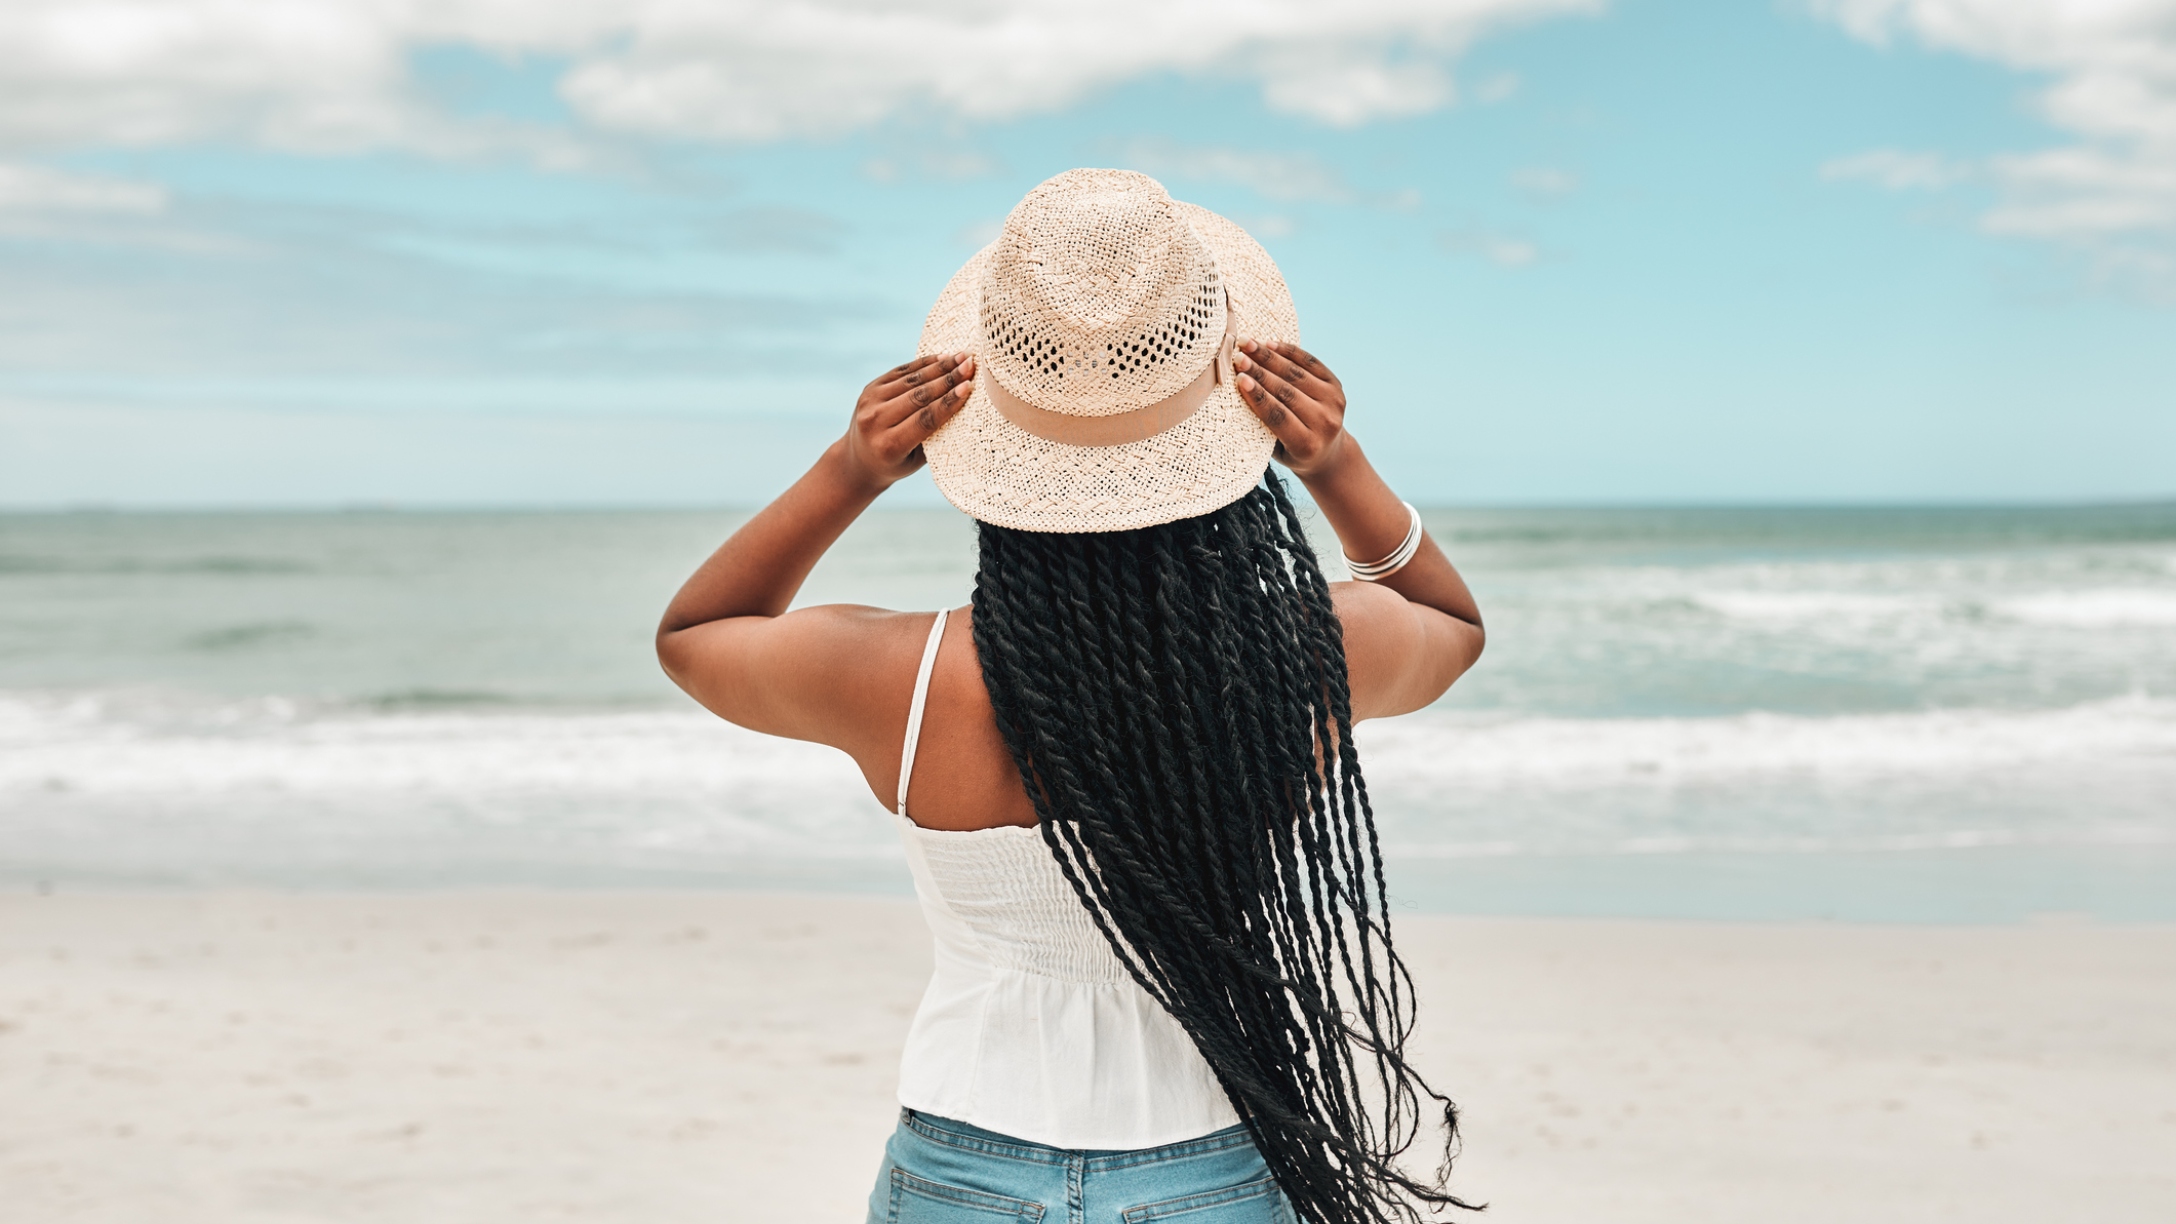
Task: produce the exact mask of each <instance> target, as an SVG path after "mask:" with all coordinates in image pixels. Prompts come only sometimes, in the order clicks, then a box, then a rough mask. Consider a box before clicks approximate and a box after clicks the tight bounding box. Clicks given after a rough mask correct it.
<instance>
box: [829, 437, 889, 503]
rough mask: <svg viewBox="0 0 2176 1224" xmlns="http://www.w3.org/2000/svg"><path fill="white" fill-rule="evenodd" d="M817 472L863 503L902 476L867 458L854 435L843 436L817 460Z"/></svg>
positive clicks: (841, 490) (872, 500)
mask: <svg viewBox="0 0 2176 1224" xmlns="http://www.w3.org/2000/svg"><path fill="white" fill-rule="evenodd" d="M814 471H815V472H817V473H820V474H821V475H822V477H823V479H824V480H825V481H826V482H828V483H830V484H832V485H834V486H835V487H836V488H837V489H838V490H839V491H840V492H841V493H843V494H844V495H846V496H847V497H852V498H859V499H861V502H862V506H863V507H867V506H868V505H869V503H871V502H874V501H875V500H876V499H877V498H879V497H882V496H883V495H884V491H885V490H886V489H889V488H891V487H892V486H893V485H894V484H897V483H898V482H899V480H900V479H901V477H900V476H892V475H887V474H886V473H883V472H879V471H877V470H876V469H875V468H874V467H873V466H872V465H870V464H868V463H866V462H863V461H862V459H861V457H860V456H858V455H857V454H856V453H855V449H854V445H853V441H852V439H851V438H846V437H842V438H840V439H839V440H838V441H836V442H833V443H832V444H831V445H830V446H829V447H827V448H826V449H825V450H824V453H823V454H822V455H821V456H819V457H818V458H817V460H816V467H815V469H814Z"/></svg>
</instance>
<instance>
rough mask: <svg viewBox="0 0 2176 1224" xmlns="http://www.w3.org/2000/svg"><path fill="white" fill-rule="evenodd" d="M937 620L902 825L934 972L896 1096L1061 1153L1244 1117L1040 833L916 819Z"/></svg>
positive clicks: (912, 740)
mask: <svg viewBox="0 0 2176 1224" xmlns="http://www.w3.org/2000/svg"><path fill="white" fill-rule="evenodd" d="M945 615H946V614H945V613H943V612H939V613H938V614H937V623H936V624H935V625H932V626H931V627H930V630H929V644H928V645H927V646H926V647H924V648H923V650H922V666H921V670H920V672H919V673H917V674H916V676H915V678H914V701H913V703H912V704H911V705H910V706H909V707H908V709H907V740H906V745H905V747H904V748H903V749H902V750H901V752H900V758H899V812H898V815H899V832H900V835H901V836H902V837H903V838H905V840H906V845H907V865H908V866H909V867H910V868H911V869H912V870H913V872H914V891H915V895H916V896H918V897H920V898H921V902H922V916H923V918H925V919H926V920H927V921H928V922H929V929H930V933H931V934H932V935H934V936H935V937H936V941H937V968H936V972H934V973H933V974H931V975H930V979H929V990H928V991H927V992H926V993H924V994H923V996H922V1006H921V1009H920V1010H919V1011H917V1012H915V1014H914V1025H913V1027H912V1028H911V1029H909V1030H908V1032H907V1049H906V1054H905V1056H904V1057H903V1058H902V1059H901V1060H900V1067H899V1103H900V1104H902V1105H905V1106H906V1107H907V1108H909V1109H914V1110H920V1111H922V1112H925V1113H932V1114H936V1115H938V1116H939V1117H945V1118H954V1119H957V1120H959V1121H961V1122H968V1123H972V1124H974V1125H976V1126H980V1127H982V1128H984V1129H986V1130H993V1131H996V1132H998V1133H999V1134H1002V1135H1011V1136H1013V1137H1015V1138H1019V1139H1026V1140H1028V1141H1030V1142H1033V1143H1044V1144H1048V1145H1050V1146H1052V1147H1060V1148H1089V1149H1095V1148H1105V1149H1109V1148H1119V1149H1123V1148H1145V1147H1158V1146H1161V1145H1163V1144H1166V1143H1177V1142H1179V1141H1181V1140H1184V1139H1193V1138H1197V1137H1199V1136H1202V1135H1206V1134H1208V1133H1210V1132H1211V1131H1217V1130H1222V1129H1223V1128H1225V1127H1227V1126H1232V1125H1235V1124H1237V1123H1238V1121H1239V1115H1238V1114H1236V1113H1234V1112H1233V1111H1232V1107H1231V1102H1230V1101H1228V1100H1227V1099H1226V1098H1225V1096H1224V1090H1223V1089H1222V1088H1220V1087H1218V1086H1217V1082H1216V1077H1215V1075H1214V1074H1212V1073H1211V1072H1210V1070H1209V1064H1208V1063H1207V1062H1205V1061H1203V1059H1202V1057H1201V1053H1200V1051H1198V1050H1196V1049H1195V1048H1194V1043H1193V1042H1192V1041H1191V1040H1190V1039H1188V1037H1187V1036H1186V1031H1185V1030H1184V1029H1182V1028H1180V1027H1179V1022H1178V1021H1176V1020H1174V1019H1172V1018H1171V1013H1169V1012H1167V1011H1165V1010H1164V1009H1163V1007H1162V1005H1160V1004H1158V1003H1157V1002H1156V1000H1154V999H1152V998H1150V997H1149V996H1148V994H1147V993H1146V992H1145V991H1143V990H1142V989H1141V988H1140V987H1139V986H1138V985H1136V984H1135V983H1134V981H1133V978H1132V977H1131V976H1130V975H1128V974H1127V972H1126V967H1125V965H1124V964H1122V963H1121V962H1120V961H1119V959H1118V956H1117V954H1116V953H1114V952H1112V951H1111V947H1110V944H1109V943H1107V942H1106V941H1105V940H1104V938H1103V934H1102V932H1100V931H1098V930H1097V929H1096V925H1095V920H1094V919H1093V918H1091V917H1089V914H1088V910H1087V909H1086V907H1085V906H1083V905H1082V904H1081V900H1080V897H1079V895H1078V894H1076V893H1075V892H1074V891H1073V886H1072V884H1070V883H1068V882H1067V881H1066V878H1065V873H1064V872H1063V871H1062V870H1061V869H1060V868H1059V867H1058V863H1057V860H1056V859H1055V858H1053V857H1052V856H1051V853H1050V850H1049V848H1048V847H1047V846H1045V845H1044V844H1043V835H1042V833H1041V832H1040V831H1039V830H1036V829H1022V828H1016V827H1010V826H1008V827H1001V828H995V829H983V830H979V831H977V832H972V833H956V832H947V831H944V830H938V829H925V828H922V827H921V826H919V825H917V824H915V823H914V822H913V821H912V820H910V819H908V817H907V782H908V779H909V778H910V777H911V776H912V774H913V772H914V749H915V745H916V743H917V742H918V741H919V740H920V739H921V735H922V710H923V707H924V705H925V704H927V701H928V698H929V675H930V670H931V668H932V667H934V666H935V664H936V662H937V647H938V645H939V644H940V643H941V642H942V641H943V640H944V624H945Z"/></svg>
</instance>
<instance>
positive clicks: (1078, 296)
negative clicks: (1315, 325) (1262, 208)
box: [920, 170, 1299, 532]
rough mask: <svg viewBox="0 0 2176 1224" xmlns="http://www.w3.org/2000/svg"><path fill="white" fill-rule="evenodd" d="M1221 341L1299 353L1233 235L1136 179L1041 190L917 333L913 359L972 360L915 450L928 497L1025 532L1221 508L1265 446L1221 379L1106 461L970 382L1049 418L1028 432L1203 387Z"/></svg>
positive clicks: (1273, 269) (1111, 414) (1245, 241)
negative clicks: (969, 389) (963, 393)
mask: <svg viewBox="0 0 2176 1224" xmlns="http://www.w3.org/2000/svg"><path fill="white" fill-rule="evenodd" d="M1227 328H1228V329H1229V331H1230V333H1231V334H1232V335H1233V336H1234V337H1235V338H1246V339H1252V340H1260V341H1282V342H1288V343H1298V341H1299V320H1298V317H1297V316H1296V315H1295V313H1294V311H1293V308H1292V295H1291V292H1290V291H1289V290H1288V289H1287V288H1286V287H1285V283H1284V277H1283V276H1282V275H1280V274H1279V273H1278V271H1277V265H1276V263H1275V262H1274V261H1272V260H1271V259H1270V257H1269V253H1268V252H1266V251H1264V250H1263V249H1262V248H1261V245H1260V244H1259V243H1257V242H1255V241H1254V239H1253V238H1251V237H1249V236H1248V234H1247V232H1246V231H1245V230H1243V229H1241V228H1240V227H1239V226H1237V225H1234V224H1233V223H1232V222H1230V221H1228V220H1226V219H1224V218H1223V217H1220V216H1218V215H1216V214H1215V213H1212V212H1210V211H1208V210H1207V209H1204V208H1200V207H1197V206H1195V205H1192V204H1186V203H1182V202H1179V201H1176V200H1173V199H1172V198H1171V196H1170V194H1169V193H1168V192H1166V191H1165V190H1164V188H1163V185H1162V184H1160V183H1158V182H1157V181H1156V180H1155V179H1152V178H1150V177H1148V176H1147V175H1144V174H1136V173H1133V172H1131V171H1126V170H1069V171H1067V172H1066V173H1064V174H1061V175H1058V176H1057V177H1055V178H1053V179H1050V180H1049V181H1047V182H1045V183H1043V184H1042V185H1040V186H1038V187H1036V188H1035V189H1034V190H1033V191H1031V192H1029V193H1028V195H1027V197H1026V198H1025V199H1023V200H1022V201H1021V202H1020V204H1019V206H1018V207H1016V208H1014V209H1013V211H1012V214H1011V215H1010V216H1008V217H1007V218H1006V219H1005V226H1004V229H1003V230H1002V231H1001V232H1000V234H999V236H998V238H997V240H996V241H995V242H992V243H991V244H990V245H989V246H987V247H985V248H983V249H982V250H981V251H979V252H977V253H976V254H975V256H974V257H973V258H972V259H969V260H968V261H967V263H966V265H965V266H963V267H962V268H961V269H960V270H959V271H958V272H957V273H955V274H954V275H953V277H952V280H951V283H949V284H947V285H946V286H945V289H944V292H943V293H942V294H940V295H938V298H937V303H936V305H935V307H933V308H932V309H931V310H930V312H929V318H928V320H927V321H926V322H925V323H924V325H923V328H922V341H921V350H920V351H921V352H922V353H925V354H928V353H950V352H960V351H967V352H972V353H974V354H975V356H976V358H977V365H978V366H979V367H980V369H979V371H978V375H977V385H976V389H975V391H974V394H973V396H972V397H971V398H970V399H969V400H968V402H967V405H966V406H965V407H964V408H962V409H961V410H960V412H959V414H958V415H957V416H955V417H953V419H952V420H951V421H950V422H948V423H947V424H946V425H945V426H944V428H942V429H940V430H939V431H938V432H937V433H936V434H935V435H933V436H932V437H931V438H930V439H929V442H928V444H927V446H926V447H925V448H924V449H925V451H926V453H927V454H928V456H929V467H930V474H931V475H932V476H933V477H934V478H935V480H936V483H937V488H938V489H939V490H940V491H941V492H943V493H944V495H945V497H946V498H948V499H949V500H950V501H951V502H952V504H953V505H955V506H958V507H959V508H960V509H961V510H964V511H966V512H967V513H968V514H970V515H973V516H974V517H976V518H978V519H982V520H984V521H986V522H991V523H996V524H999V525H1000V526H1005V527H1015V528H1019V529H1022V530H1027V531H1052V532H1081V531H1124V530H1130V529H1132V528H1136V527H1148V526H1153V525H1155V524H1158V523H1168V522H1172V521H1174V520H1177V519H1182V518H1190V517H1193V516H1195V515H1200V514H1206V513H1208V512H1209V511H1211V510H1215V509H1217V508H1219V507H1221V506H1225V505H1228V504H1230V503H1231V502H1234V501H1237V500H1238V499H1239V498H1240V497H1243V496H1245V495H1246V492H1247V490H1249V489H1251V488H1253V487H1254V485H1255V483H1256V482H1257V481H1259V480H1260V479H1261V476H1262V469H1263V468H1264V467H1265V466H1267V464H1268V463H1269V457H1270V452H1271V451H1272V450H1273V449H1274V448H1275V446H1276V439H1275V437H1274V436H1272V435H1271V434H1270V432H1269V430H1268V429H1267V428H1266V427H1264V426H1263V425H1262V423H1261V421H1260V420H1258V419H1257V418H1256V417H1255V415H1254V413H1253V412H1252V411H1250V410H1249V409H1248V408H1247V406H1246V405H1245V404H1244V403H1243V402H1241V401H1240V399H1239V396H1238V393H1237V391H1236V389H1235V388H1234V387H1233V386H1232V383H1231V380H1230V379H1229V378H1228V377H1217V378H1216V380H1215V383H1214V385H1213V386H1212V387H1211V388H1210V389H1209V391H1208V394H1207V397H1206V399H1203V400H1202V401H1201V402H1200V407H1199V408H1196V409H1194V410H1193V411H1192V412H1191V413H1190V414H1189V415H1186V416H1185V417H1184V419H1182V420H1179V421H1177V423H1175V424H1172V425H1171V426H1170V427H1169V428H1165V429H1162V430H1161V431H1160V432H1156V433H1154V434H1152V435H1150V436H1147V437H1143V438H1140V439H1138V440H1133V441H1125V442H1121V443H1117V444H1114V445H1073V444H1069V443H1067V442H1063V441H1055V440H1052V439H1051V438H1049V437H1044V436H1038V434H1036V433H1031V432H1029V431H1028V429H1026V428H1023V427H1022V426H1021V425H1019V424H1016V423H1015V422H1014V421H1013V420H1011V419H1008V418H1007V416H1006V414H1005V412H1003V411H1002V410H1001V409H1000V406H999V405H998V403H997V402H996V401H995V398H994V397H995V395H996V394H997V393H993V391H992V390H991V388H990V387H989V386H988V384H987V382H986V381H985V380H990V379H994V380H995V381H996V382H997V384H999V387H1000V388H1001V391H1002V393H1009V394H1010V396H1012V397H1017V400H1018V401H1024V402H1025V404H1026V405H1029V406H1032V407H1031V408H1029V409H1028V411H1039V413H1041V414H1055V418H1045V419H1056V418H1066V419H1082V418H1107V419H1110V420H1117V419H1119V418H1120V417H1121V415H1122V414H1127V413H1136V412H1139V411H1140V410H1143V409H1147V408H1150V407H1151V406H1153V405H1158V404H1159V403H1161V402H1165V401H1167V400H1168V399H1169V398H1170V397H1173V396H1175V395H1180V394H1181V393H1183V392H1184V391H1185V390H1186V389H1188V388H1189V387H1190V386H1191V385H1194V384H1196V383H1197V381H1198V380H1201V379H1202V378H1204V376H1205V374H1204V372H1205V371H1207V370H1209V369H1210V367H1211V366H1212V365H1213V364H1214V363H1215V362H1216V359H1217V355H1218V351H1219V348H1220V346H1221V345H1222V343H1223V341H1224V339H1225V335H1226V331H1227ZM1212 377H1213V376H1212ZM1015 415H1018V414H1017V413H1016V414H1015Z"/></svg>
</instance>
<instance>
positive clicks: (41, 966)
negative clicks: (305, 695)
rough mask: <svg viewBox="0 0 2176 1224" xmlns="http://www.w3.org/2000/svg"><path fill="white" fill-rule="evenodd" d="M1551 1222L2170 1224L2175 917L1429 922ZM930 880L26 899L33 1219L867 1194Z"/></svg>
mask: <svg viewBox="0 0 2176 1224" xmlns="http://www.w3.org/2000/svg"><path fill="white" fill-rule="evenodd" d="M1399 933H1400V936H1401V942H1402V946H1403V947H1404V949H1405V951H1406V953H1407V955H1408V956H1409V957H1410V959H1411V961H1412V963H1413V967H1414V971H1415V973H1416V974H1417V976H1418V978H1419V981H1420V986H1421V990H1422V992H1423V993H1422V997H1423V999H1424V1000H1425V1003H1426V1006H1427V1011H1426V1013H1425V1022H1424V1033H1423V1037H1424V1040H1423V1042H1422V1046H1421V1056H1422V1059H1423V1061H1424V1065H1425V1066H1427V1067H1430V1068H1432V1069H1433V1070H1434V1072H1435V1074H1436V1076H1437V1078H1438V1079H1439V1080H1440V1081H1441V1083H1442V1084H1443V1085H1445V1086H1446V1087H1448V1088H1449V1089H1450V1090H1452V1091H1453V1092H1454V1094H1455V1095H1456V1096H1458V1097H1459V1099H1460V1100H1461V1102H1462V1103H1463V1104H1464V1106H1465V1108H1466V1124H1467V1128H1468V1133H1469V1139H1468V1142H1467V1154H1466V1157H1465V1159H1464V1160H1463V1162H1462V1164H1461V1166H1460V1175H1459V1178H1458V1182H1457V1184H1458V1185H1459V1186H1460V1187H1461V1188H1462V1189H1463V1190H1464V1191H1465V1192H1466V1193H1467V1194H1469V1195H1471V1196H1474V1197H1478V1198H1482V1199H1486V1200H1488V1201H1490V1202H1491V1203H1492V1204H1493V1207H1492V1210H1491V1211H1490V1212H1489V1215H1488V1217H1486V1218H1491V1219H1497V1220H1501V1221H1511V1222H1515V1224H1523V1222H1529V1221H1531V1222H1544V1221H1547V1222H1558V1221H1561V1222H1566V1224H1569V1222H1573V1221H1578V1222H1583V1224H1584V1222H1598V1221H1611V1222H1632V1221H1671V1222H1672V1224H1696V1222H1699V1221H1718V1222H1721V1221H1732V1222H1733V1224H1740V1222H1744V1221H1761V1222H1762V1224H1783V1222H1789V1221H1800V1220H1804V1221H1814V1220H1820V1221H1824V1222H1826V1221H1833V1220H1838V1219H1848V1220H1858V1221H1950V1220H1954V1221H1981V1220H1986V1219H1996V1218H2001V1219H2019V1218H2024V1219H2040V1220H2079V1221H2096V1222H2099V1224H2116V1222H2121V1221H2153V1222H2155V1224H2160V1222H2164V1221H2167V1220H2170V1219H2176V929H2171V928H2165V927H2158V928H2120V927H2100V926H2091V925H2053V926H2029V927H2012V928H1882V927H1845V926H1799V927H1788V926H1752V925H1695V924H1661V923H1630V922H1574V921H1548V920H1520V921H1510V920H1503V921H1498V920H1477V919H1449V918H1432V917H1409V918H1405V919H1402V920H1401V925H1400V928H1399ZM925 938H926V937H925V935H924V933H923V931H922V929H921V924H920V921H919V919H918V918H917V917H916V915H915V912H914V910H913V908H912V906H911V905H909V904H907V903H905V902H900V901H894V900H872V899H844V898H833V897H823V898H812V897H789V896H757V895H723V894H616V895H602V894H592V893H548V892H538V893H477V892H458V893H443V894H421V895H369V894H345V895H308V894H244V893H235V894H188V893H174V894H142V895H118V894H106V895H96V894H85V895H67V894H63V895H56V896H49V897H38V896H30V895H21V894H18V895H16V896H11V897H8V898H6V899H4V900H0V1217H4V1218H5V1219H6V1220H7V1221H9V1222H10V1224H13V1222H15V1221H21V1222H23V1224H75V1222H93V1221H95V1222H98V1224H124V1222H125V1224H151V1222H154V1221H155V1222H157V1224H198V1222H205V1224H209V1222H213V1221H217V1222H220V1224H272V1222H275V1221H277V1222H296V1224H299V1222H302V1221H342V1222H347V1221H356V1222H361V1221H388V1222H391V1221H399V1222H401V1224H436V1222H441V1221H442V1222H446V1224H453V1222H461V1224H472V1222H473V1224H492V1222H498V1221H505V1222H508V1224H514V1222H517V1221H518V1222H521V1224H532V1222H536V1221H552V1220H585V1221H611V1222H613V1224H648V1222H652V1221H655V1222H660V1224H662V1222H667V1221H672V1222H679V1221H688V1222H693V1221H758V1220H766V1221H767V1220H795V1221H800V1220H808V1221H849V1220H858V1219H859V1218H860V1211H861V1201H862V1197H863V1195H864V1194H865V1192H866V1188H867V1185H868V1183H869V1180H870V1177H871V1175H872V1173H873V1171H874V1168H875V1163H876V1159H877V1152H878V1149H879V1146H880V1145H881V1143H882V1141H883V1138H884V1135H885V1134H886V1133H887V1131H888V1130H889V1128H890V1126H891V1124H892V1110H893V1107H892V1105H891V1101H890V1095H891V1087H892V1077H893V1060H894V1059H895V1058H896V1056H897V1053H898V1048H899V1043H900V1038H901V1035H902V1031H903V1029H904V1026H905V1024H906V1020H907V1016H908V1015H909V1013H910V1011H911V1010H912V1008H913V1006H914V1003H915V1000H916V997H917V994H918V992H919V989H920V986H921V982H922V979H923V975H924V973H925V972H926V969H927V952H926V949H925V946H924V943H925Z"/></svg>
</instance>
